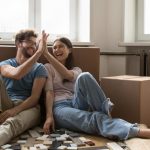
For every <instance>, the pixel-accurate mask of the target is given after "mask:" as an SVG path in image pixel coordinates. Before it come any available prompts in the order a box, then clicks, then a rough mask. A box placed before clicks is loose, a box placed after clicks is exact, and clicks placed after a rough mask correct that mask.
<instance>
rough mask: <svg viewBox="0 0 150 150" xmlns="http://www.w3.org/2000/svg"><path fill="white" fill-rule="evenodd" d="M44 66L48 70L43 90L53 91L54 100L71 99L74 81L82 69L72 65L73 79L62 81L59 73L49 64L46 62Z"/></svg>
mask: <svg viewBox="0 0 150 150" xmlns="http://www.w3.org/2000/svg"><path fill="white" fill-rule="evenodd" d="M45 66H46V68H47V70H48V79H47V82H46V86H45V90H46V91H48V90H51V91H53V92H54V98H55V99H54V101H58V100H63V99H72V98H73V95H74V85H75V81H76V79H77V77H78V75H79V74H80V73H81V72H82V70H81V69H80V68H79V67H74V68H73V69H72V71H73V72H74V79H73V81H68V82H64V83H63V78H62V77H61V74H60V73H59V72H58V71H57V70H56V69H55V68H54V67H53V66H52V65H51V64H46V65H45Z"/></svg>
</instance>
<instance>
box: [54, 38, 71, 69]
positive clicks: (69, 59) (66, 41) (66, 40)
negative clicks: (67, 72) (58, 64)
mask: <svg viewBox="0 0 150 150" xmlns="http://www.w3.org/2000/svg"><path fill="white" fill-rule="evenodd" d="M56 41H60V42H62V43H63V44H65V45H66V46H67V48H68V49H69V51H70V53H69V55H68V57H67V59H66V63H65V67H66V68H67V69H72V68H73V57H72V48H73V46H72V43H71V41H70V40H69V39H68V38H66V37H61V38H58V39H56V40H55V41H54V43H55V42H56ZM54 43H53V44H54Z"/></svg>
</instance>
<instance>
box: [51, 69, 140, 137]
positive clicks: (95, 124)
mask: <svg viewBox="0 0 150 150" xmlns="http://www.w3.org/2000/svg"><path fill="white" fill-rule="evenodd" d="M74 91H75V94H74V98H73V99H72V100H70V99H66V100H60V101H56V102H55V103H54V118H55V121H56V125H57V126H58V127H61V128H67V129H69V130H74V131H79V132H85V133H89V134H94V135H101V136H104V137H107V138H110V139H117V140H125V139H128V138H131V137H135V136H137V133H138V131H139V127H137V124H131V123H129V122H127V121H125V120H122V119H113V118H111V117H110V115H109V111H111V109H112V106H113V104H112V103H111V101H110V99H109V98H106V96H105V94H104V92H103V90H102V89H101V87H100V86H99V84H98V83H97V82H96V80H95V79H94V77H93V76H92V75H91V74H90V73H88V72H85V73H81V74H80V75H79V77H78V78H77V80H76V84H75V90H74ZM89 109H90V111H89Z"/></svg>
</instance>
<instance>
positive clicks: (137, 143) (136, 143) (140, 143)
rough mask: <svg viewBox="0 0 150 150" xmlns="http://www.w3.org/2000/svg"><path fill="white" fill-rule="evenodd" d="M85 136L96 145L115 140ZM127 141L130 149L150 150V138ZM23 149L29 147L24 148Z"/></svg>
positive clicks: (103, 144)
mask: <svg viewBox="0 0 150 150" xmlns="http://www.w3.org/2000/svg"><path fill="white" fill-rule="evenodd" d="M141 127H142V128H146V126H144V125H142V126H141ZM83 136H84V137H86V138H88V139H91V140H92V141H93V142H94V143H95V145H96V146H105V145H106V144H107V143H108V142H114V141H110V140H108V139H106V138H103V137H100V136H91V135H87V134H83ZM125 143H126V144H127V146H128V147H129V149H130V150H150V139H142V138H132V139H129V140H126V141H125ZM22 150H27V149H24V148H22Z"/></svg>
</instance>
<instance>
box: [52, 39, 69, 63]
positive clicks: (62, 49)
mask: <svg viewBox="0 0 150 150" xmlns="http://www.w3.org/2000/svg"><path fill="white" fill-rule="evenodd" d="M69 53H70V50H69V48H68V47H67V46H66V45H65V44H64V43H63V42H61V41H56V42H55V43H54V44H53V55H54V57H55V58H56V59H57V60H58V61H59V62H61V63H62V64H65V62H66V59H67V57H68V55H69Z"/></svg>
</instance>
